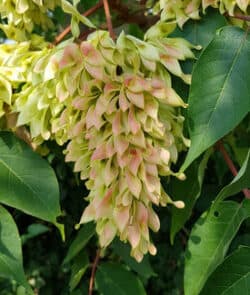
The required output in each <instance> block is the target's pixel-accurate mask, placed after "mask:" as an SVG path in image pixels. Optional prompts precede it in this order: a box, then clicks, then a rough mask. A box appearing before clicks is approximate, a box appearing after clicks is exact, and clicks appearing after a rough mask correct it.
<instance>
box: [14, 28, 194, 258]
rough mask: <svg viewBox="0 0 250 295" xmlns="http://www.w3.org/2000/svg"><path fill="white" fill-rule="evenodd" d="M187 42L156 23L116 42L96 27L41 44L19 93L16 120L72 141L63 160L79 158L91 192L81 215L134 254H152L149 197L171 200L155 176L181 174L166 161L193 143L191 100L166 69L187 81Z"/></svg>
mask: <svg viewBox="0 0 250 295" xmlns="http://www.w3.org/2000/svg"><path fill="white" fill-rule="evenodd" d="M191 49H192V45H191V44H190V43H188V42H187V41H183V39H180V38H167V37H164V38H161V40H159V39H158V38H156V37H155V35H151V34H150V32H149V33H148V34H147V41H141V40H139V39H137V38H135V37H133V36H129V35H125V34H124V33H121V35H120V36H119V37H118V39H117V41H116V42H114V41H113V40H112V39H111V38H110V37H109V35H108V33H107V32H105V31H97V32H95V33H93V34H92V35H91V36H90V37H89V39H88V40H87V41H84V42H82V43H81V44H79V45H78V44H76V43H69V44H67V43H65V44H63V45H61V46H58V47H54V48H50V49H46V50H45V49H44V50H43V51H42V53H41V52H40V54H41V56H40V57H39V58H38V59H36V62H35V63H34V65H33V68H32V70H31V72H30V75H29V78H28V81H27V83H26V85H24V86H23V87H22V90H21V91H20V93H18V95H17V96H16V98H15V102H14V107H13V109H14V110H15V111H16V112H18V113H19V116H18V123H17V124H18V125H22V124H26V125H28V126H29V127H30V131H31V135H32V137H33V138H34V140H35V141H37V142H41V141H42V140H47V139H49V138H51V139H55V140H56V141H57V142H58V143H59V144H64V143H66V142H68V145H67V148H66V151H65V153H66V161H73V162H75V165H74V170H75V171H76V172H80V175H81V178H82V179H86V186H87V188H88V189H89V191H90V193H89V196H88V200H89V202H90V204H89V205H88V206H87V208H86V209H85V211H84V213H83V215H82V218H81V221H80V222H81V223H84V222H88V221H91V220H95V221H96V223H97V232H98V234H99V236H100V244H101V246H102V247H106V246H107V245H108V244H109V243H110V242H111V241H112V240H113V238H114V237H115V235H118V236H119V237H120V239H121V240H123V241H129V242H130V244H131V246H132V251H131V254H132V255H133V256H134V257H135V258H136V259H137V260H138V261H140V260H141V259H142V257H143V255H144V254H145V253H147V252H150V253H151V254H155V253H156V249H155V247H154V245H153V244H152V242H151V240H150V236H149V228H150V229H152V230H153V231H158V229H159V226H160V222H159V219H158V217H157V215H156V213H155V212H154V210H153V205H162V206H166V204H167V203H174V202H172V201H171V199H170V197H169V196H168V195H167V194H166V193H165V192H164V190H163V188H162V186H161V182H160V177H159V175H166V176H168V175H175V176H177V177H179V178H181V179H182V178H183V177H184V175H183V174H180V175H179V174H176V173H174V172H173V171H172V170H171V168H170V166H171V163H175V162H176V161H177V157H178V152H179V151H180V150H182V149H185V147H186V146H188V144H189V141H188V140H187V139H186V138H185V137H184V136H183V133H182V124H183V119H184V118H183V117H182V116H181V115H180V113H179V109H178V107H186V104H185V103H184V102H183V101H182V100H181V98H180V97H179V96H178V94H177V93H176V92H175V91H174V90H173V88H172V87H171V76H170V73H173V74H174V75H177V76H179V77H180V78H182V79H183V80H184V81H186V82H188V81H190V77H189V75H185V74H184V73H183V72H182V70H181V67H180V64H179V61H180V60H184V59H186V58H193V53H192V51H191ZM174 204H175V205H176V206H178V207H182V206H183V203H182V202H175V203H174Z"/></svg>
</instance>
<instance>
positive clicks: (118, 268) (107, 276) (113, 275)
mask: <svg viewBox="0 0 250 295" xmlns="http://www.w3.org/2000/svg"><path fill="white" fill-rule="evenodd" d="M95 279H96V285H97V289H98V291H99V292H100V293H101V294H103V295H110V294H115V295H146V292H145V290H144V288H143V285H142V283H141V281H140V280H139V279H138V278H137V277H136V276H135V275H134V274H133V273H132V272H130V271H128V270H127V269H126V268H124V267H123V266H122V265H120V264H114V263H102V264H100V265H99V266H98V269H97V272H96V278H95Z"/></svg>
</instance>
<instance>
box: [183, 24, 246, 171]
mask: <svg viewBox="0 0 250 295" xmlns="http://www.w3.org/2000/svg"><path fill="white" fill-rule="evenodd" d="M249 55H250V37H249V35H248V33H247V32H245V31H243V30H242V29H240V28H236V27H225V28H223V29H221V30H220V31H219V32H218V33H217V35H216V37H215V38H214V39H213V41H212V42H211V43H210V44H209V45H208V46H207V48H206V49H205V50H204V51H203V53H202V54H201V57H200V59H199V60H198V62H197V63H196V65H195V67H194V70H193V75H192V83H191V88H190V96H189V101H188V103H189V109H188V120H189V121H188V123H189V130H190V138H191V147H190V149H189V152H188V155H187V158H186V160H185V162H184V164H183V166H182V168H181V170H185V169H186V168H187V167H188V166H189V165H190V164H191V163H192V162H193V161H194V160H195V159H196V158H197V157H198V156H199V155H200V154H201V153H202V152H204V151H205V150H206V149H207V148H209V147H210V146H212V145H213V144H214V143H215V142H216V141H217V140H219V139H220V138H221V137H223V136H224V135H226V134H227V133H228V132H230V131H231V130H232V129H233V128H234V127H235V126H236V125H237V124H239V123H240V121H241V120H242V119H243V118H244V117H245V115H246V114H247V113H248V112H249V110H250V99H249V93H250V59H249Z"/></svg>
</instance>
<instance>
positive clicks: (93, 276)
mask: <svg viewBox="0 0 250 295" xmlns="http://www.w3.org/2000/svg"><path fill="white" fill-rule="evenodd" d="M100 253H101V250H100V249H98V250H97V251H96V256H95V260H94V262H93V265H92V270H91V277H90V281H89V295H92V292H93V287H94V281H95V272H96V268H97V265H98V262H99V260H100Z"/></svg>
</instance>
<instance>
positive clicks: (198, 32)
mask: <svg viewBox="0 0 250 295" xmlns="http://www.w3.org/2000/svg"><path fill="white" fill-rule="evenodd" d="M226 25H227V21H226V18H225V17H224V16H222V15H221V14H220V13H219V12H218V11H216V10H214V9H208V11H207V12H206V14H205V15H204V16H202V18H201V19H200V20H189V21H188V22H187V23H186V24H185V25H184V27H183V29H182V30H181V29H180V28H178V27H177V28H176V29H175V31H174V32H173V33H172V34H171V36H172V37H181V38H184V39H186V40H188V41H190V42H191V43H192V44H195V45H202V47H203V48H205V47H206V46H207V45H208V43H209V42H210V41H211V40H212V39H213V37H214V35H215V32H216V30H218V29H219V28H221V27H224V26H226Z"/></svg>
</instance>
